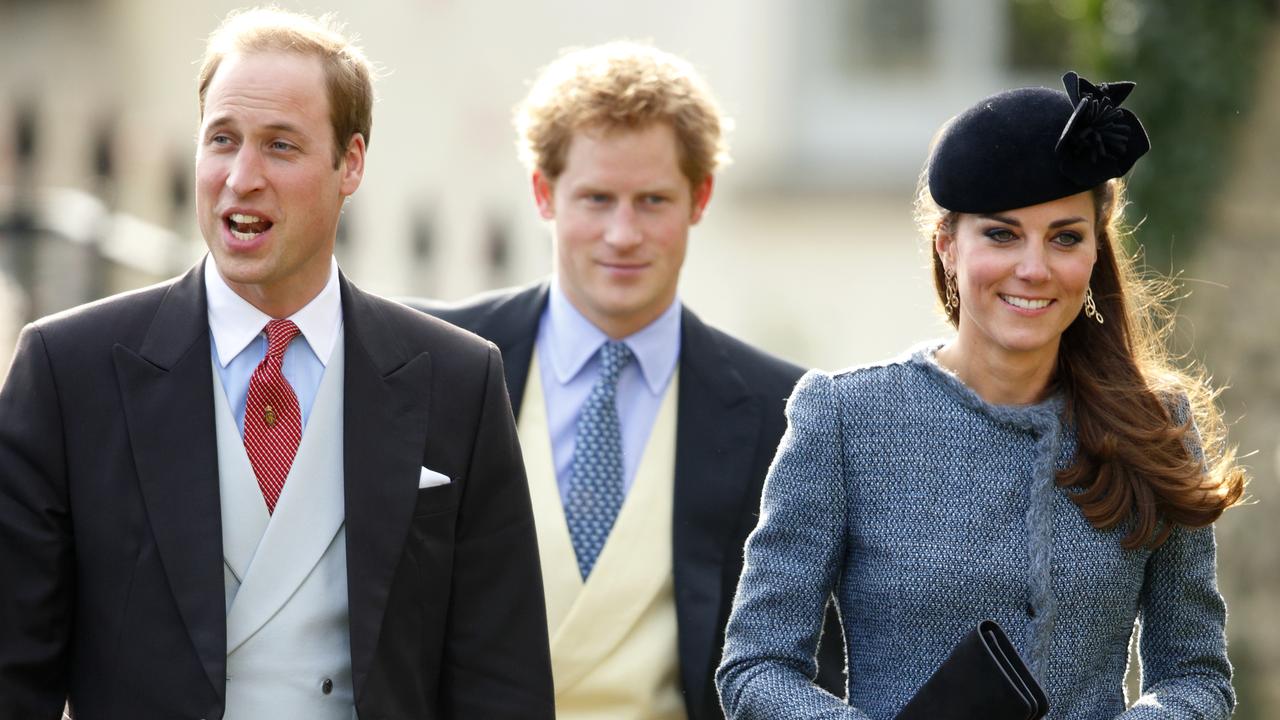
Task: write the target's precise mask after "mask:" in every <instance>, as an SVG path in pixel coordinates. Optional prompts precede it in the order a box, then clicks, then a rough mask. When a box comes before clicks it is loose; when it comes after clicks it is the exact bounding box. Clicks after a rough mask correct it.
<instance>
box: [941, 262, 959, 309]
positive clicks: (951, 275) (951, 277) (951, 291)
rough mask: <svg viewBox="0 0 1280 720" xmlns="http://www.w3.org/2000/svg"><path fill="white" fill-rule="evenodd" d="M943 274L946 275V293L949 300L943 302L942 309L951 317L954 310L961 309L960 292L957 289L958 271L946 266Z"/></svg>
mask: <svg viewBox="0 0 1280 720" xmlns="http://www.w3.org/2000/svg"><path fill="white" fill-rule="evenodd" d="M943 275H944V276H945V277H946V283H945V284H946V288H945V290H944V292H945V294H946V297H947V301H946V302H945V303H943V305H942V310H943V312H945V313H946V314H947V316H948V317H950V316H951V313H952V311H958V310H959V309H960V293H959V291H957V290H956V271H955V270H952V269H951V268H945V269H944V270H943Z"/></svg>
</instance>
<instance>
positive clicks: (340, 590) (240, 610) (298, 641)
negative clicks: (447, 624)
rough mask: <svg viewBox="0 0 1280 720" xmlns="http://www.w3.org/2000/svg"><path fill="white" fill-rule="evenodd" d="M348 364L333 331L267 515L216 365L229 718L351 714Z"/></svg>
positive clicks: (341, 719) (327, 718) (337, 718)
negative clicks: (345, 442)
mask: <svg viewBox="0 0 1280 720" xmlns="http://www.w3.org/2000/svg"><path fill="white" fill-rule="evenodd" d="M343 361H344V357H343V351H342V343H341V339H339V341H338V344H337V346H336V347H335V348H334V351H333V354H332V357H331V358H330V359H329V364H328V366H327V367H326V368H325V372H324V376H323V378H322V379H321V381H320V388H319V391H318V393H317V395H316V400H315V404H314V406H313V407H312V412H311V417H310V419H309V420H308V422H307V427H306V429H305V431H304V432H303V435H302V443H301V444H300V445H299V446H298V453H297V455H296V456H295V457H294V461H293V466H292V467H291V468H290V470H289V476H288V478H287V479H286V480H285V486H284V491H283V492H282V493H281V495H280V501H279V502H278V503H277V505H276V511H275V514H274V515H268V514H267V508H266V503H265V502H264V501H263V499H262V492H261V490H259V488H258V481H257V478H256V477H255V476H254V474H253V467H252V466H251V465H250V463H249V456H248V455H247V454H246V453H245V449H244V441H243V439H242V437H241V435H240V431H239V429H238V428H237V427H236V422H235V419H234V418H233V417H232V415H231V410H230V408H229V407H228V405H227V401H226V393H225V392H224V391H223V388H222V383H221V380H220V379H219V377H218V373H217V372H216V371H215V372H214V373H213V381H214V392H213V396H214V403H215V407H214V414H215V418H216V422H217V435H218V471H219V480H218V482H219V485H218V487H219V492H220V494H221V498H222V552H223V560H224V563H223V578H224V586H225V591H226V599H227V685H226V688H227V705H226V714H225V716H224V717H226V718H227V720H246V719H250V720H252V719H254V718H262V719H263V720H268V719H273V720H274V719H276V718H285V717H298V718H302V717H305V718H309V719H310V718H316V719H318V720H348V719H349V718H352V717H354V714H355V712H354V699H353V692H352V685H351V637H350V635H351V633H350V628H349V624H348V621H347V556H346V532H345V530H344V529H343V523H344V514H345V502H344V498H343V473H342V460H343V452H342V438H343V433H342V430H343V423H342V408H343V396H342V390H343V382H342V380H343V365H344V362H343ZM326 680H327V681H328V682H327V683H326ZM326 687H328V688H329V692H327V693H326V692H324V689H325V688H326Z"/></svg>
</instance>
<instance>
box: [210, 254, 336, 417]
mask: <svg viewBox="0 0 1280 720" xmlns="http://www.w3.org/2000/svg"><path fill="white" fill-rule="evenodd" d="M204 289H205V295H206V297H207V298H208V300H209V351H210V353H211V356H212V358H213V366H214V368H216V369H217V371H218V379H220V380H221V381H222V388H223V391H224V392H226V395H227V406H228V407H230V408H231V413H232V414H233V415H234V416H235V419H236V426H237V427H238V428H239V429H240V434H241V436H243V435H244V408H245V402H246V401H247V399H248V395H249V380H250V378H252V377H253V371H254V370H255V369H257V367H258V363H260V362H262V358H263V357H265V356H266V354H267V335H266V333H265V332H264V329H265V328H266V325H267V323H268V322H270V321H271V319H272V318H271V316H270V315H267V314H266V313H264V312H262V311H261V310H259V309H258V308H256V307H254V306H253V305H251V304H249V302H248V301H247V300H245V299H244V298H242V297H240V296H239V295H237V294H236V293H235V291H234V290H232V289H231V288H230V287H229V286H228V285H227V283H226V281H225V280H223V279H222V276H221V275H220V274H218V271H217V268H216V267H215V266H214V263H213V259H212V258H205V263H204ZM288 319H289V320H292V321H293V323H294V324H295V325H297V326H298V329H299V330H301V333H300V334H299V335H298V336H297V337H295V338H294V339H293V340H292V341H290V342H289V347H287V348H286V349H285V351H284V363H283V364H282V366H281V372H283V373H284V378H285V380H288V381H289V385H290V386H292V387H293V394H294V395H296V396H297V397H298V407H299V409H300V410H301V411H302V427H303V428H305V427H306V426H307V420H308V419H309V418H310V417H311V406H312V405H314V404H315V401H316V393H317V391H319V389H320V380H321V378H323V377H324V369H325V366H326V365H327V364H328V362H329V357H330V355H331V354H332V352H333V349H334V347H335V346H336V345H337V344H338V341H339V340H340V339H341V338H342V297H341V293H340V292H339V291H338V262H337V260H333V259H332V258H331V259H330V267H329V282H328V283H326V284H325V286H324V289H323V290H321V291H320V294H319V295H317V296H315V297H314V298H312V300H311V302H309V303H307V304H306V306H304V307H303V308H302V309H301V310H299V311H298V312H296V313H294V314H293V315H290V316H289V318H288Z"/></svg>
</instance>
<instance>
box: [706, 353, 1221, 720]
mask: <svg viewBox="0 0 1280 720" xmlns="http://www.w3.org/2000/svg"><path fill="white" fill-rule="evenodd" d="M935 349H936V346H929V347H923V348H921V349H919V350H917V351H915V352H913V353H910V354H908V355H905V356H903V357H902V358H899V359H896V360H894V361H891V362H888V363H884V364H880V365H875V366H868V367H863V368H858V369H854V370H850V371H845V372H841V373H837V374H834V375H832V374H827V373H822V372H817V371H815V372H810V373H809V374H807V375H806V376H805V377H804V378H803V379H801V381H800V383H799V384H798V385H797V386H796V390H795V393H794V394H793V395H792V398H791V400H790V402H789V404H788V408H787V419H788V429H787V432H786V435H785V436H784V437H783V439H782V444H781V445H780V447H779V449H778V455H777V457H776V458H775V459H774V463H773V467H772V468H771V469H770V471H769V476H768V479H767V481H766V485H765V492H764V497H763V499H762V501H761V516H760V523H759V525H758V526H757V527H756V529H755V531H754V532H753V533H752V535H751V538H750V539H749V540H748V542H747V547H746V566H745V568H744V570H743V575H742V578H741V581H740V583H739V586H738V594H737V597H736V599H735V601H734V606H733V614H732V616H731V618H730V621H729V627H728V631H727V636H726V640H725V647H724V659H723V662H722V664H721V666H720V669H719V671H718V673H717V677H716V679H717V684H718V687H719V690H720V695H721V702H722V703H723V705H724V708H725V712H726V714H727V716H728V717H729V718H731V719H739V718H741V719H744V720H745V719H752V720H756V719H758V720H782V719H784V718H830V719H832V720H834V719H836V718H841V719H853V718H856V719H863V718H872V719H874V720H880V719H888V718H892V717H893V716H894V715H895V714H896V713H897V712H898V710H899V709H901V708H902V706H903V705H905V704H906V702H907V700H908V699H909V698H910V697H911V695H912V694H913V693H914V692H915V691H916V689H918V688H919V687H920V685H922V684H923V683H924V681H925V680H926V679H927V678H928V677H929V675H930V674H931V673H932V672H933V670H934V668H935V667H937V666H938V665H939V664H940V663H941V662H942V660H943V659H945V658H946V656H947V654H948V653H949V652H950V650H951V648H952V647H953V646H954V644H955V643H956V642H957V641H959V640H960V638H961V637H962V636H963V635H964V634H965V633H966V632H968V631H969V630H970V629H971V628H973V627H974V626H975V625H976V624H977V623H978V622H979V621H981V620H984V619H992V620H995V621H997V622H999V623H1000V625H1002V626H1003V627H1004V628H1005V630H1006V631H1007V632H1008V635H1009V639H1010V640H1011V641H1012V642H1013V644H1014V645H1015V646H1016V647H1017V648H1018V651H1019V652H1020V653H1021V654H1022V656H1023V658H1024V659H1026V661H1027V664H1028V666H1029V667H1030V669H1031V671H1032V672H1033V673H1034V674H1035V675H1036V677H1037V678H1038V679H1039V680H1040V683H1041V685H1042V686H1043V687H1044V689H1045V692H1046V694H1047V695H1048V697H1049V704H1050V712H1049V715H1048V717H1049V718H1054V719H1055V720H1066V719H1071V720H1094V719H1095V718H1096V719H1102V718H1107V719H1110V718H1117V717H1120V718H1125V719H1126V720H1140V719H1146V718H1169V719H1174V718H1198V719H1206V718H1227V717H1229V716H1230V715H1231V711H1232V709H1233V707H1234V705H1235V695H1234V693H1233V691H1232V689H1231V682H1230V678H1231V666H1230V664H1229V663H1228V661H1227V655H1226V639H1225V634H1224V630H1225V622H1226V607H1225V605H1224V604H1223V601H1222V596H1221V595H1220V594H1219V593H1218V589H1217V582H1216V575H1215V547H1214V538H1213V531H1212V529H1211V528H1206V529H1203V530H1194V531H1185V530H1182V529H1179V530H1176V531H1175V532H1174V533H1173V534H1172V535H1171V536H1170V538H1169V540H1168V541H1167V542H1166V543H1165V544H1164V545H1163V546H1162V547H1161V548H1159V549H1158V550H1156V551H1154V552H1152V551H1151V550H1148V549H1141V550H1136V551H1129V550H1125V549H1123V548H1121V546H1120V540H1121V538H1122V537H1123V536H1124V534H1125V531H1126V528H1123V527H1121V528H1114V529H1112V530H1110V531H1107V532H1099V531H1097V530H1095V529H1093V528H1092V527H1091V526H1090V525H1089V523H1088V522H1087V521H1086V520H1085V519H1084V516H1083V515H1082V514H1081V513H1080V510H1079V509H1078V508H1077V507H1076V506H1075V504H1074V503H1072V502H1071V499H1070V496H1069V492H1070V491H1068V490H1064V489H1060V488H1057V487H1056V486H1055V485H1054V482H1053V475H1054V470H1055V468H1058V467H1065V466H1066V465H1068V464H1069V463H1070V462H1071V458H1072V456H1073V453H1074V452H1075V440H1074V433H1073V430H1072V428H1071V426H1070V423H1069V422H1065V421H1063V420H1062V407H1063V403H1062V400H1061V398H1059V397H1054V398H1051V399H1049V400H1047V401H1045V402H1043V403H1040V404H1038V405H1032V406H993V405H989V404H987V403H985V402H983V401H982V400H981V399H980V398H979V397H978V396H977V395H976V394H975V393H973V391H971V390H970V389H969V388H968V387H966V386H965V385H964V384H963V383H961V382H960V381H959V380H958V379H956V378H955V376H953V375H952V374H950V373H949V372H947V371H946V370H944V369H942V368H941V367H939V366H938V365H937V364H936V362H935V361H934V360H933V352H934V350H935ZM833 592H834V593H835V594H836V597H837V599H838V602H839V608H840V612H841V616H842V619H843V622H844V631H845V643H846V647H847V648H848V650H847V652H848V668H849V675H848V697H849V701H848V704H847V705H846V704H845V703H844V702H842V701H841V700H839V699H837V698H835V697H833V696H831V695H829V694H827V693H825V692H823V691H822V690H820V689H819V688H817V687H816V686H814V685H813V684H812V683H811V682H810V680H809V678H810V677H812V675H813V673H814V661H813V656H814V647H815V644H816V641H817V638H818V633H819V630H820V629H821V624H822V609H823V605H824V603H825V602H826V599H827V597H828V596H829V595H830V594H831V593H833ZM1135 621H1137V622H1139V623H1140V625H1141V640H1140V648H1141V661H1142V669H1143V680H1142V685H1143V690H1142V692H1143V694H1142V696H1141V697H1140V698H1137V699H1136V701H1135V702H1134V703H1133V705H1132V706H1131V707H1130V708H1129V709H1128V710H1127V711H1126V702H1125V696H1124V675H1125V668H1126V664H1127V662H1128V647H1129V639H1130V635H1131V634H1132V633H1133V632H1134V625H1135Z"/></svg>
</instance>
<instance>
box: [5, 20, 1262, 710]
mask: <svg viewBox="0 0 1280 720" xmlns="http://www.w3.org/2000/svg"><path fill="white" fill-rule="evenodd" d="M242 4H243V3H240V2H234V1H226V0H189V1H187V2H164V1H163V0H0V368H4V367H7V365H8V358H9V355H10V354H11V352H12V347H13V343H14V339H15V337H16V334H17V331H18V329H19V328H20V327H21V325H22V324H23V323H24V322H26V321H28V320H30V319H33V318H35V317H39V316H41V315H45V314H48V313H50V312H55V311H57V310H61V309H63V308H67V307H70V306H73V305H76V304H79V303H81V302H86V301H89V300H92V299H95V298H98V297H102V296H104V295H106V294H110V293H112V292H116V291H120V290H124V289H128V288H133V287H139V286H141V285H144V284H148V283H151V282H155V281H158V280H161V279H163V278H166V277H169V276H172V275H174V274H177V273H179V272H181V271H183V270H184V269H186V268H187V267H189V266H190V265H191V264H192V263H194V262H196V261H197V260H198V259H199V258H200V257H201V255H202V253H203V242H202V241H201V240H200V237H199V233H198V231H197V230H196V227H195V222H194V217H193V212H194V202H193V198H192V176H193V165H194V162H193V159H194V134H195V130H196V126H197V122H198V118H197V107H196V92H195V80H194V78H195V73H196V70H197V68H198V60H199V58H200V55H201V52H202V50H203V41H204V38H205V36H206V35H207V34H208V33H209V32H210V31H211V30H212V29H213V28H214V27H215V26H216V25H217V23H218V22H219V20H220V19H221V18H222V17H223V15H224V14H225V13H226V12H227V11H228V10H230V9H232V8H234V7H237V6H239V5H242ZM280 4H281V5H283V6H284V7H289V8H294V9H300V10H303V11H307V12H311V13H321V12H325V11H330V10H332V11H335V12H337V13H338V15H339V17H340V18H341V19H342V20H344V21H345V22H346V23H347V25H348V28H349V30H351V31H354V32H355V33H357V34H358V35H359V36H360V37H361V39H362V44H363V45H364V47H365V49H366V51H367V52H368V54H369V56H370V57H371V58H373V59H374V60H375V61H377V62H379V63H380V64H381V66H382V67H383V69H384V71H385V72H384V77H383V78H382V79H381V81H380V82H379V83H378V95H379V102H378V105H377V106H376V108H375V111H374V130H373V133H372V138H371V140H372V142H371V145H370V154H369V159H368V167H367V172H366V175H365V178H364V183H363V185H362V186H361V188H360V190H359V192H358V193H357V194H356V196H355V197H354V198H353V200H352V202H351V203H350V205H349V207H348V210H347V212H346V214H345V216H344V219H343V223H342V227H341V229H340V238H339V248H338V258H339V262H340V263H341V265H342V266H343V268H344V270H345V271H346V272H347V273H348V274H349V275H350V276H351V277H352V278H353V279H354V280H355V281H356V282H358V283H359V284H361V285H362V286H363V287H365V288H366V289H369V290H372V291H375V292H379V293H383V294H389V295H406V294H415V295H431V296H436V297H443V298H458V297H463V296H465V295H468V294H471V293H473V292H476V291H479V290H483V289H487V288H492V287H498V286H503V285H509V284H514V283H521V282H526V281H530V280H533V279H535V278H538V277H540V276H542V275H544V274H545V273H546V272H547V271H548V270H549V267H550V242H549V235H548V230H547V228H546V227H545V226H544V225H543V223H542V222H541V221H540V220H539V219H538V217H537V215H536V213H535V212H534V208H533V204H532V202H531V198H530V192H529V187H528V186H529V183H528V178H527V174H526V172H525V170H524V169H523V168H522V167H521V166H520V165H519V163H518V162H517V161H516V158H515V151H514V137H513V132H512V130H511V125H510V115H511V109H512V107H513V106H514V105H515V103H516V102H517V101H519V99H520V98H521V97H522V95H523V93H524V91H525V89H526V87H527V82H528V81H529V80H530V79H531V78H532V76H533V75H534V73H535V72H536V70H537V69H538V68H539V67H541V66H542V65H545V64H546V63H547V62H549V61H550V60H551V59H553V58H554V57H555V56H556V55H557V53H558V52H559V51H560V49H561V48H564V47H568V46H577V45H587V44H593V43H597V42H602V41H605V40H610V39H615V38H621V37H625V38H631V39H640V40H652V41H653V42H654V43H655V44H657V45H658V46H660V47H662V48H664V49H667V50H670V51H672V52H675V53H678V54H681V55H683V56H685V57H686V58H688V59H689V60H691V61H692V62H693V63H694V64H695V65H697V66H698V67H699V68H700V69H701V70H702V71H703V72H704V74H705V75H706V77H707V79H708V81H709V82H710V84H711V86H712V87H713V88H714V89H715V90H716V92H717V94H718V96H719V98H720V100H721V103H722V105H723V106H724V109H725V110H726V112H727V114H728V115H730V116H731V117H732V118H734V120H735V121H736V128H735V130H734V131H733V133H732V134H731V136H730V137H731V141H732V144H733V155H734V158H735V161H734V163H733V164H732V165H731V166H729V167H728V168H727V169H725V170H724V171H723V172H722V173H721V174H720V175H719V177H718V178H717V187H716V195H715V197H714V198H713V200H712V203H711V205H710V208H709V213H708V214H707V216H706V217H705V219H704V220H703V222H702V223H701V225H700V226H699V227H698V228H697V229H696V230H695V231H694V233H693V236H692V240H691V246H690V253H689V257H688V260H687V263H686V266H685V271H684V280H683V283H682V290H681V293H682V296H683V298H684V300H685V301H686V302H688V303H689V304H690V305H691V306H692V307H693V308H695V309H696V310H697V311H698V312H699V313H700V314H701V315H702V316H703V317H704V319H707V320H708V321H710V322H712V323H714V324H716V325H719V326H721V327H723V328H725V329H727V330H729V331H731V332H733V333H735V334H738V335H740V336H742V337H744V338H745V339H747V340H749V341H751V342H754V343H756V344H758V345H761V346H763V347H765V348H767V349H769V350H772V351H773V352H775V353H778V354H780V355H783V356H785V357H788V358H790V359H792V360H794V361H796V362H799V363H801V364H804V365H811V366H821V367H826V368H838V367H841V366H845V365H849V364H854V363H860V362H867V361H871V360H875V359H877V358H881V357H885V356H887V355H891V354H895V353H897V352H899V351H901V350H902V349H904V348H905V347H907V346H908V345H910V344H913V343H914V342H916V341H919V340H921V339H924V338H927V337H931V336H936V335H939V334H942V333H944V332H945V331H946V328H945V326H944V325H943V324H942V322H941V321H940V320H939V318H938V313H937V312H936V310H935V307H934V301H933V294H932V290H931V287H930V284H929V283H930V281H929V275H928V272H927V255H925V254H924V252H923V248H922V245H921V243H920V241H919V239H918V238H917V236H916V234H915V231H914V228H913V224H912V221H911V196H912V192H913V188H914V185H915V179H916V177H917V175H918V173H919V170H920V166H921V163H922V162H923V160H924V158H925V154H926V149H927V146H928V143H929V139H930V137H931V136H932V134H933V132H934V131H935V130H936V129H937V127H938V126H939V125H940V124H941V123H942V122H943V121H944V120H945V119H946V118H948V117H949V116H951V115H953V114H954V113H956V112H958V111H960V110H962V109H963V108H965V107H966V106H967V105H969V104H971V103H972V102H973V101H974V100H976V99H977V98H978V97H981V96H982V95H985V94H987V93H990V92H994V91H996V90H999V89H1002V88H1006V87H1011V86H1017V85H1030V84H1041V85H1046V86H1049V87H1059V86H1060V83H1059V80H1058V77H1059V76H1060V75H1061V73H1062V71H1063V70H1065V69H1067V68H1072V69H1077V70H1079V71H1080V72H1081V73H1082V74H1084V75H1086V76H1088V77H1092V78H1100V79H1118V78H1125V79H1133V80H1136V81H1138V84H1139V88H1138V90H1137V92H1136V93H1135V94H1134V96H1133V98H1132V100H1131V101H1129V102H1128V103H1127V104H1129V105H1131V106H1133V107H1134V108H1135V110H1137V112H1138V113H1139V115H1140V116H1141V117H1142V118H1143V121H1144V123H1145V124H1146V125H1147V128H1148V130H1149V132H1150V134H1151V136H1152V138H1153V143H1154V145H1155V150H1154V151H1153V153H1152V154H1151V155H1150V156H1149V159H1147V160H1144V161H1143V163H1140V164H1139V167H1138V169H1137V170H1136V171H1135V173H1134V176H1133V177H1132V200H1133V205H1132V206H1131V207H1130V210H1129V215H1128V218H1129V220H1130V221H1131V222H1132V223H1135V224H1140V225H1141V227H1140V229H1139V232H1138V238H1139V239H1140V240H1141V241H1142V242H1143V243H1144V244H1145V246H1146V256H1145V257H1146V258H1147V260H1148V261H1149V262H1150V264H1151V265H1152V266H1153V267H1154V268H1156V269H1159V270H1161V271H1164V272H1175V273H1176V272H1182V276H1181V277H1182V280H1183V287H1184V290H1186V291H1187V292H1186V293H1184V294H1186V295H1187V297H1185V298H1184V299H1182V300H1181V303H1180V308H1179V312H1180V316H1181V317H1182V322H1181V323H1180V325H1179V329H1178V332H1177V333H1176V334H1175V336H1174V338H1173V340H1172V341H1173V342H1174V343H1176V344H1177V346H1178V347H1179V348H1180V349H1182V350H1184V351H1185V352H1187V353H1189V354H1190V355H1192V356H1194V357H1197V358H1203V359H1204V360H1205V361H1206V362H1207V363H1208V365H1209V367H1210V369H1211V370H1212V371H1213V372H1214V374H1215V377H1216V378H1217V379H1218V380H1219V381H1221V382H1228V383H1230V384H1231V388H1230V389H1229V390H1227V391H1226V393H1225V394H1224V395H1223V403H1224V405H1225V407H1226V408H1227V410H1228V414H1229V416H1230V417H1232V418H1234V419H1237V420H1238V423H1237V425H1236V428H1235V432H1234V435H1233V441H1234V442H1236V443H1238V444H1239V445H1240V446H1241V448H1242V450H1243V451H1245V452H1253V453H1254V454H1253V455H1252V456H1251V457H1249V459H1248V460H1247V462H1248V464H1249V465H1250V466H1251V468H1252V470H1253V474H1254V478H1255V479H1254V483H1253V485H1252V496H1253V497H1254V498H1255V500H1256V501H1257V502H1256V504H1254V505H1252V506H1249V507H1245V508H1242V509H1239V510H1235V511H1232V512H1230V513H1228V515H1227V516H1226V517H1225V518H1224V519H1223V521H1222V522H1221V524H1220V535H1219V537H1220V553H1221V555H1220V565H1221V568H1222V580H1221V582H1222V585H1223V589H1224V592H1225V593H1226V595H1227V598H1228V601H1229V603H1230V608H1231V624H1230V633H1231V651H1232V658H1233V660H1234V661H1235V662H1236V664H1237V689H1238V691H1239V693H1240V696H1241V705H1240V710H1239V712H1238V713H1237V717H1239V718H1276V717H1280V682H1277V676H1278V675H1280V622H1278V621H1277V619H1276V617H1275V607H1276V604H1277V600H1278V599H1280V523H1275V522H1269V521H1268V520H1269V517H1270V516H1271V515H1272V514H1273V513H1274V512H1275V511H1274V507H1275V504H1276V501H1277V499H1280V498H1278V497H1277V496H1278V495H1280V492H1277V477H1278V476H1280V450H1278V448H1280V443H1278V442H1277V440H1280V358H1278V357H1277V350H1278V349H1280V333H1278V332H1277V330H1276V322H1275V320H1274V317H1273V315H1274V314H1275V311H1274V306H1275V305H1276V301H1277V299H1280V290H1278V289H1277V280H1278V279H1280V237H1277V235H1280V230H1278V229H1280V162H1278V161H1280V141H1278V140H1277V133H1276V132H1275V128H1276V127H1278V126H1280V25H1278V24H1277V8H1276V4H1277V3H1276V2H1275V0H1232V1H1231V2H1221V1H1220V0H702V1H700V2H689V1H688V0H650V1H649V2H646V3H623V2H612V1H606V0H528V1H526V2H514V1H501V0H361V1H356V0H328V1H327V2H311V1H296V0H285V1H284V2H281V3H280ZM3 372H4V371H3V370H2V369H0V375H2V374H3Z"/></svg>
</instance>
